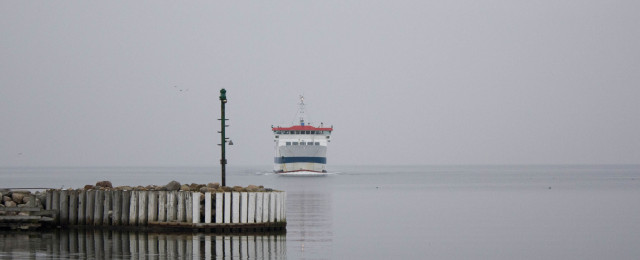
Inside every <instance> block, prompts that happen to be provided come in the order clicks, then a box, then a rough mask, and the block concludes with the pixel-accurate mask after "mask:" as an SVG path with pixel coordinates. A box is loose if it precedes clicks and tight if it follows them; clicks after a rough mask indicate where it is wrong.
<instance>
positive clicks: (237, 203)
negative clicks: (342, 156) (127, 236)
mask: <svg viewBox="0 0 640 260" xmlns="http://www.w3.org/2000/svg"><path fill="white" fill-rule="evenodd" d="M33 201H35V200H33ZM44 201H45V202H44V203H43V204H44V205H43V206H44V209H40V208H37V207H33V208H25V207H22V208H17V207H16V208H15V209H9V208H8V207H3V208H0V211H2V210H5V211H7V210H14V211H20V212H26V211H29V210H31V209H33V211H34V212H46V213H48V214H49V217H42V216H14V217H13V218H16V217H21V218H23V219H26V218H27V217H29V218H30V220H31V221H32V223H37V225H36V226H35V227H37V226H49V227H51V226H59V227H74V226H75V227H106V228H110V229H125V230H169V231H197V232H216V233H244V232H271V231H284V230H285V229H286V211H285V203H286V193H285V192H282V191H264V192H235V191H229V192H192V191H139V190H131V191H129V190H97V189H96V190H47V191H46V199H44ZM36 208H37V210H36ZM41 215H42V214H41ZM6 217H9V216H6ZM36 218H38V219H36ZM11 221H14V220H9V219H7V221H3V222H5V223H7V222H11ZM14 222H15V221H14Z"/></svg>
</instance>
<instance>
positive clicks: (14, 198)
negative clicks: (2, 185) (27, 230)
mask: <svg viewBox="0 0 640 260" xmlns="http://www.w3.org/2000/svg"><path fill="white" fill-rule="evenodd" d="M0 198H2V201H1V202H0V215H25V216H26V215H27V213H26V212H20V211H18V210H12V211H8V209H6V208H12V209H13V208H17V209H20V208H25V209H27V208H28V209H33V208H40V209H42V208H43V203H42V201H43V200H44V199H45V194H44V193H43V192H36V193H31V191H28V190H8V189H2V190H0Z"/></svg>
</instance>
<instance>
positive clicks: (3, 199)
mask: <svg viewBox="0 0 640 260" xmlns="http://www.w3.org/2000/svg"><path fill="white" fill-rule="evenodd" d="M2 201H3V202H7V201H13V200H12V199H11V197H9V196H2Z"/></svg>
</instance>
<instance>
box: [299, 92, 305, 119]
mask: <svg viewBox="0 0 640 260" xmlns="http://www.w3.org/2000/svg"><path fill="white" fill-rule="evenodd" d="M298 114H299V115H300V125H304V96H303V95H300V104H298Z"/></svg>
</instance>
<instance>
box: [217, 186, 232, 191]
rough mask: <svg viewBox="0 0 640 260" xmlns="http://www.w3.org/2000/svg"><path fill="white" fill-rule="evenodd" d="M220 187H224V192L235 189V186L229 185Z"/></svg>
mask: <svg viewBox="0 0 640 260" xmlns="http://www.w3.org/2000/svg"><path fill="white" fill-rule="evenodd" d="M220 189H222V191H224V192H229V191H233V188H231V187H228V186H222V187H220Z"/></svg>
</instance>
